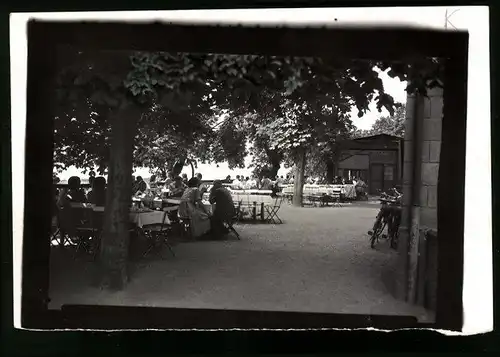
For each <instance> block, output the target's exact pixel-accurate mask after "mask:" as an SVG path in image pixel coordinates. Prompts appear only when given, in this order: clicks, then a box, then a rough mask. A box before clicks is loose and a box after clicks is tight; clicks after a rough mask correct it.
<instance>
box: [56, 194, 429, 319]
mask: <svg viewBox="0 0 500 357" xmlns="http://www.w3.org/2000/svg"><path fill="white" fill-rule="evenodd" d="M378 208H379V206H378V205H373V204H372V205H369V204H364V205H363V204H361V205H357V204H353V205H346V206H344V207H328V208H295V207H291V206H288V205H284V207H282V210H281V211H280V216H281V218H282V219H283V220H284V222H285V223H284V224H281V225H270V224H240V225H237V226H236V229H237V230H238V231H239V232H240V235H241V240H240V241H237V240H235V239H234V240H232V239H231V240H228V241H222V242H220V241H207V242H193V243H180V244H178V245H176V246H175V247H174V249H175V252H176V257H172V256H171V255H169V253H168V251H166V252H164V257H165V258H164V260H160V259H156V260H150V261H147V262H142V263H140V264H139V266H138V269H137V271H136V272H135V275H134V278H133V280H132V281H131V282H130V284H129V285H127V287H126V289H125V290H123V291H120V292H108V291H102V290H100V289H97V288H92V287H89V284H90V283H89V281H90V280H89V279H90V277H89V274H88V272H89V270H90V268H91V264H90V263H83V262H78V261H77V262H75V261H72V260H71V259H69V258H66V259H64V260H61V259H59V258H58V259H53V262H52V268H51V294H50V298H51V299H52V302H51V305H50V307H51V308H59V307H60V306H61V305H62V304H65V303H66V304H68V303H78V304H102V305H107V304H109V305H129V306H130V305H132V306H158V307H192V308H214V309H244V310H281V311H307V312H332V313H360V314H395V315H413V316H416V317H418V318H419V319H420V320H422V321H429V320H431V321H432V319H433V317H432V316H431V314H429V313H428V312H427V311H426V310H425V309H423V308H420V307H416V306H411V305H410V304H407V303H404V302H402V301H398V300H396V299H395V298H394V297H393V296H392V294H391V291H390V290H391V289H392V285H393V283H394V280H393V274H394V269H395V268H396V264H395V263H396V258H397V255H396V252H394V251H392V250H390V249H389V248H388V245H387V244H386V243H385V242H384V243H381V244H380V246H378V247H377V249H375V250H372V249H370V245H369V242H368V235H367V234H366V232H367V231H368V230H369V229H370V227H371V226H372V224H373V220H374V218H375V216H376V214H377V210H378Z"/></svg>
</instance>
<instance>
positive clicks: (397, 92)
mask: <svg viewBox="0 0 500 357" xmlns="http://www.w3.org/2000/svg"><path fill="white" fill-rule="evenodd" d="M456 9H459V11H458V12H456V13H454V14H453V15H452V17H450V22H451V24H450V25H449V29H450V30H453V27H456V28H458V29H465V30H468V32H469V36H470V43H469V68H468V98H467V117H468V118H469V120H470V119H471V117H472V113H473V119H474V125H467V157H466V166H467V174H466V182H465V200H466V204H465V228H464V236H465V240H464V244H465V246H464V251H465V253H464V292H463V302H464V327H463V331H464V332H465V333H480V332H486V331H490V330H491V329H492V327H493V319H492V316H493V310H492V307H493V297H492V292H493V289H492V251H491V229H492V228H491V226H492V224H491V211H490V210H489V209H488V208H489V207H491V181H490V180H489V178H490V177H491V151H490V120H491V113H490V96H489V93H490V92H489V89H490V87H489V86H490V84H489V77H490V75H489V68H490V63H489V52H488V51H489V12H488V8H487V7H479V6H474V7H473V6H469V7H465V6H463V7H449V8H448V13H452V12H453V11H454V10H456ZM445 11H446V8H444V7H437V6H436V7H397V8H396V7H394V8H386V7H377V8H340V9H339V8H317V9H303V8H301V9H265V10H253V9H252V10H209V11H206V10H203V11H201V10H194V11H144V12H140V11H137V12H132V11H128V12H125V11H124V12H72V13H63V12H59V13H36V14H35V13H17V14H15V13H14V14H11V15H10V25H11V27H10V51H11V61H10V63H11V71H10V73H11V98H12V103H11V108H12V120H11V124H12V141H11V142H12V155H13V156H12V174H13V180H12V189H13V197H16V199H15V201H13V227H14V240H13V243H15V244H13V245H14V261H15V262H16V264H14V311H15V326H16V327H18V328H19V327H20V326H21V324H20V303H19V301H20V287H21V285H20V284H21V279H20V277H21V270H20V269H21V265H22V249H21V248H22V234H23V228H22V227H23V211H24V162H25V161H24V160H25V146H24V142H25V133H26V130H25V125H26V67H27V63H26V58H27V38H26V24H27V21H28V20H29V19H39V20H58V19H60V20H72V21H78V20H115V21H129V22H130V21H134V20H135V21H138V22H144V21H147V22H151V20H157V21H168V22H173V23H175V22H177V23H179V22H185V23H193V22H197V23H203V22H204V23H220V24H224V23H226V24H235V23H241V24H261V25H266V24H267V25H270V26H273V25H277V24H280V25H285V24H286V25H289V26H293V25H299V26H302V25H304V24H308V25H328V26H346V25H357V26H359V25H363V24H364V25H367V26H370V25H389V26H397V25H403V26H408V25H415V26H423V27H427V28H429V27H434V28H439V29H442V28H443V27H444V24H445ZM335 20H337V21H335ZM382 79H383V81H384V86H385V87H386V90H387V92H389V93H390V94H392V95H393V96H394V97H395V99H396V100H398V101H404V98H405V95H404V91H403V89H404V85H403V84H401V83H398V81H394V80H390V79H387V78H384V77H382ZM371 109H372V110H371V111H370V113H368V114H367V115H365V116H364V117H363V118H361V119H357V118H356V115H353V119H355V123H356V125H357V126H358V127H360V128H363V129H366V128H369V127H370V126H371V125H372V124H373V122H374V121H375V119H376V118H377V117H378V116H379V113H378V112H377V111H376V110H373V107H372V108H371ZM382 114H384V113H382ZM221 167H222V168H224V166H222V165H221ZM204 170H205V168H201V169H200V171H202V172H203V173H204V174H205V176H206V178H210V174H209V173H208V172H204ZM68 173H69V174H70V175H72V174H74V173H72V172H71V171H69V172H68ZM221 174H222V176H225V175H226V174H225V172H224V170H223V171H221ZM241 174H245V173H241ZM144 176H147V175H144ZM485 178H486V179H485ZM477 207H486V210H481V212H479V211H478V210H477ZM478 214H480V216H478Z"/></svg>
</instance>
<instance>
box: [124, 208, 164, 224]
mask: <svg viewBox="0 0 500 357" xmlns="http://www.w3.org/2000/svg"><path fill="white" fill-rule="evenodd" d="M129 217H130V222H132V223H135V224H136V225H137V227H139V228H143V227H144V226H148V225H153V224H162V221H163V218H164V217H165V224H170V220H169V219H168V216H165V212H163V211H150V212H130V215H129Z"/></svg>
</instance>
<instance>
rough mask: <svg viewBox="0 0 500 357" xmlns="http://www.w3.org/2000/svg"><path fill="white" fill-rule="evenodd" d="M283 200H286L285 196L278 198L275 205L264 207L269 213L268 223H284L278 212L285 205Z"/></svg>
mask: <svg viewBox="0 0 500 357" xmlns="http://www.w3.org/2000/svg"><path fill="white" fill-rule="evenodd" d="M283 200H284V196H283V195H279V196H278V197H276V199H275V200H274V203H273V205H266V206H264V207H265V209H266V211H267V218H266V221H267V222H268V223H274V224H277V223H279V224H282V223H283V221H282V220H281V218H280V217H279V216H278V212H279V210H280V208H281V204H282V203H283Z"/></svg>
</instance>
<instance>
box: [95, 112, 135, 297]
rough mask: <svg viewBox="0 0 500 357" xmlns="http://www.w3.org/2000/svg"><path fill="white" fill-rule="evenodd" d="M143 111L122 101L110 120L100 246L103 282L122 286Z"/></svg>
mask: <svg viewBox="0 0 500 357" xmlns="http://www.w3.org/2000/svg"><path fill="white" fill-rule="evenodd" d="M139 116H140V113H138V111H137V108H136V107H134V105H133V104H130V105H122V107H120V108H119V109H118V110H117V112H116V113H115V115H114V116H113V117H112V119H111V120H112V122H111V130H112V131H111V136H112V138H111V150H110V166H109V174H108V180H109V182H108V188H107V197H106V210H105V214H104V227H103V235H102V238H101V250H100V269H99V270H100V285H101V286H103V287H107V288H110V289H113V290H120V289H122V288H123V287H124V285H125V284H126V282H127V281H128V280H129V278H130V277H129V274H128V269H127V267H128V264H127V261H128V247H129V239H130V237H129V228H130V218H129V212H130V204H131V197H132V166H133V165H132V159H133V149H134V138H135V133H136V129H137V127H136V124H137V121H138V119H139Z"/></svg>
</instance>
